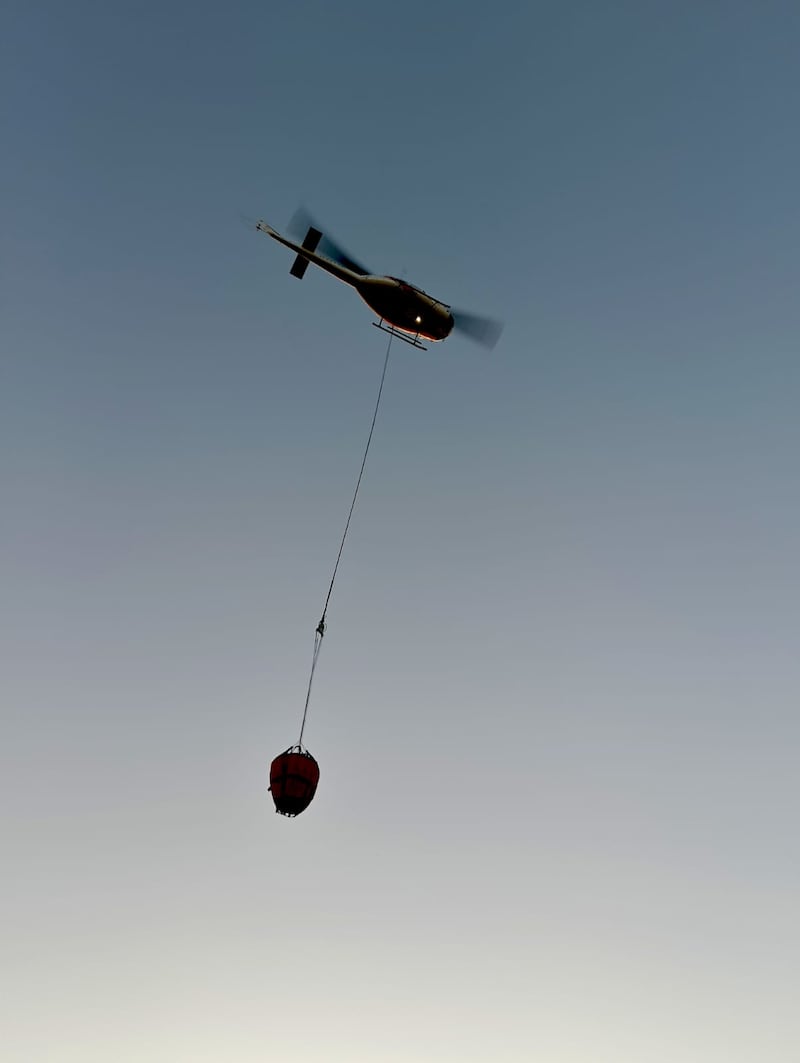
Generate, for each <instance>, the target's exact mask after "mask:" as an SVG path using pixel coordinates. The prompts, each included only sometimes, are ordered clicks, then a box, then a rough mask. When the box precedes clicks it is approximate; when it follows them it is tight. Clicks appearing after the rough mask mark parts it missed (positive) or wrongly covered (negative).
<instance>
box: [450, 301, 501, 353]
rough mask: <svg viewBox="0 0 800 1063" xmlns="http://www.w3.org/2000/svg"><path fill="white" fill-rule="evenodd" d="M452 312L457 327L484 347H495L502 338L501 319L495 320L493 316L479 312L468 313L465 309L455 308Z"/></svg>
mask: <svg viewBox="0 0 800 1063" xmlns="http://www.w3.org/2000/svg"><path fill="white" fill-rule="evenodd" d="M450 312H451V313H452V315H453V323H454V326H455V328H456V329H458V331H459V332H463V333H464V335H465V336H466V337H467V338H468V339H471V340H474V341H475V343H480V344H481V346H483V347H494V345H495V344H496V343H497V341H498V340H499V339H500V333H501V332H502V331H503V323H502V322H501V321H495V320H494V319H493V318H491V317H480V316H479V315H478V314H468V313H467V312H466V311H465V310H456V309H455V308H453V309H452V310H451V311H450Z"/></svg>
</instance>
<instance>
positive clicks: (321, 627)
mask: <svg viewBox="0 0 800 1063" xmlns="http://www.w3.org/2000/svg"><path fill="white" fill-rule="evenodd" d="M391 349H392V336H391V335H390V336H389V342H388V344H387V346H386V357H385V358H384V360H383V372H382V373H381V382H380V386H379V387H378V397H377V399H376V400H375V411H374V413H373V414H372V424H371V425H370V428H369V435H368V436H367V445H366V447H365V448H364V457H363V458H362V459H361V468H360V470H359V473H358V480H357V481H356V489H355V491H354V492H353V501H352V502H351V503H350V512H349V513H348V514H347V522H346V524H345V526H344V534H343V535H342V541H341V543H339V553H338V554H337V555H336V564H335V565H334V566H333V575H332V576H331V582H330V586H329V587H328V594H327V596H326V598H325V605H324V606H323V607H322V617H321V619H320V622H319V623H318V624H317V630H316V631H315V632H314V654H313V656H312V658H311V674H310V675H309V677H308V690H307V691H306V703H305V706H304V708H303V722H302V723H301V724H300V738H299V739H298V741H297V744H298V745H299V746H300V747H302V745H303V731H305V728H306V717H307V716H308V703H309V701H310V700H311V684H312V683H313V682H314V669H315V668H316V667H317V658H318V657H319V651H320V646H321V645H322V639H323V636H324V635H325V627H326V623H327V615H328V605H329V603H330V600H331V595H332V594H333V585H334V583H335V582H336V573H337V572H338V571H339V562H340V561H341V559H342V551H343V550H344V542H345V539H346V538H347V532H348V531H349V529H350V521H351V519H352V517H353V510H354V509H355V508H356V499H357V498H358V489H359V487H361V478H362V476H363V475H364V467H365V466H366V464H367V455H368V454H369V445H370V443H371V442H372V433H373V432H374V431H375V422H376V420H377V419H378V407H379V406H380V404H381V395H382V394H383V382H384V380H385V379H386V369H387V366H388V365H389V351H390V350H391Z"/></svg>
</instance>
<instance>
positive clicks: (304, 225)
mask: <svg viewBox="0 0 800 1063" xmlns="http://www.w3.org/2000/svg"><path fill="white" fill-rule="evenodd" d="M310 228H314V229H319V231H320V232H321V233H322V239H321V240H320V242H319V244H318V245H317V251H318V252H319V253H320V254H321V255H324V256H325V258H330V259H333V261H334V262H338V263H339V265H341V266H344V268H345V269H350V270H352V271H353V273H361V274H364V275H365V276H366V275H367V274H369V273H371V270H368V269H367V268H366V266H362V265H361V263H360V262H357V261H356V259H354V258H353V257H352V255H349V254H348V253H347V251H345V249H344V248H343V247H340V246H339V244H337V243H336V241H335V240H332V239H331V238H330V236H326V235H325V232H324V230H323V228H322V226H321V225H320V224H319V222H317V221H315V220H314V219H313V218H312V217H311V215H310V214H309V213H308V211H307V210H306V209H305V207H299V208H298V209H297V210H296V211H295V212H294V214H293V215H292V220H291V221H290V222H289V226H288V231H289V233H290V234H291V235H292V236H295V237H297V239H298V240H302V239H303V238H304V237H305V235H306V233H307V232H308V230H309V229H310Z"/></svg>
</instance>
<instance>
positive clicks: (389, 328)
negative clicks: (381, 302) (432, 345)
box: [372, 318, 428, 351]
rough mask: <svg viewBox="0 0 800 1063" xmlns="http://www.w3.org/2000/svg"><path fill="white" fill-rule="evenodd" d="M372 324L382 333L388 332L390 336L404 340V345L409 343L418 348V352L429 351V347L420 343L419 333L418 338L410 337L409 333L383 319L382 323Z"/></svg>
mask: <svg viewBox="0 0 800 1063" xmlns="http://www.w3.org/2000/svg"><path fill="white" fill-rule="evenodd" d="M372 324H373V325H374V326H375V328H379V329H380V330H381V332H388V333H389V335H390V336H396V337H397V338H398V339H399V340H402V341H403V343H408V344H410V345H411V346H412V347H416V348H417V350H418V351H427V349H428V348H427V347H423V346H422V344H421V343H420V342H419V333H417V334H416V336H410V335H409V334H408V333H407V332H401V331H400V330H399V329H396V328H395V327H394V325H390V324H389V323H388V322H385V321H384V320H383V318H381V320H380V323H379V322H377V321H373V322H372Z"/></svg>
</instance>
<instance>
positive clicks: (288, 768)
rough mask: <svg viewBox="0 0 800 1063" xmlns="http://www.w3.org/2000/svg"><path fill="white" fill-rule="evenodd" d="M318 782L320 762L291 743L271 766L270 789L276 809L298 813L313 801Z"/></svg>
mask: <svg viewBox="0 0 800 1063" xmlns="http://www.w3.org/2000/svg"><path fill="white" fill-rule="evenodd" d="M318 782H319V764H317V762H316V760H314V758H313V757H312V756H311V754H310V753H308V752H306V750H305V749H303V748H302V747H301V746H290V748H289V749H287V750H286V752H285V753H281V754H280V755H279V756H277V757H276V758H275V759H274V760H273V762H272V764H271V766H270V769H269V788H270V792H271V793H272V800H273V801H274V802H275V811H276V812H280V814H281V815H282V816H299V815H300V813H301V812H304V811H305V810H306V809H307V808H308V806H309V805H310V804H311V801H312V800H313V797H314V794H315V793H316V792H317V783H318Z"/></svg>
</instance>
